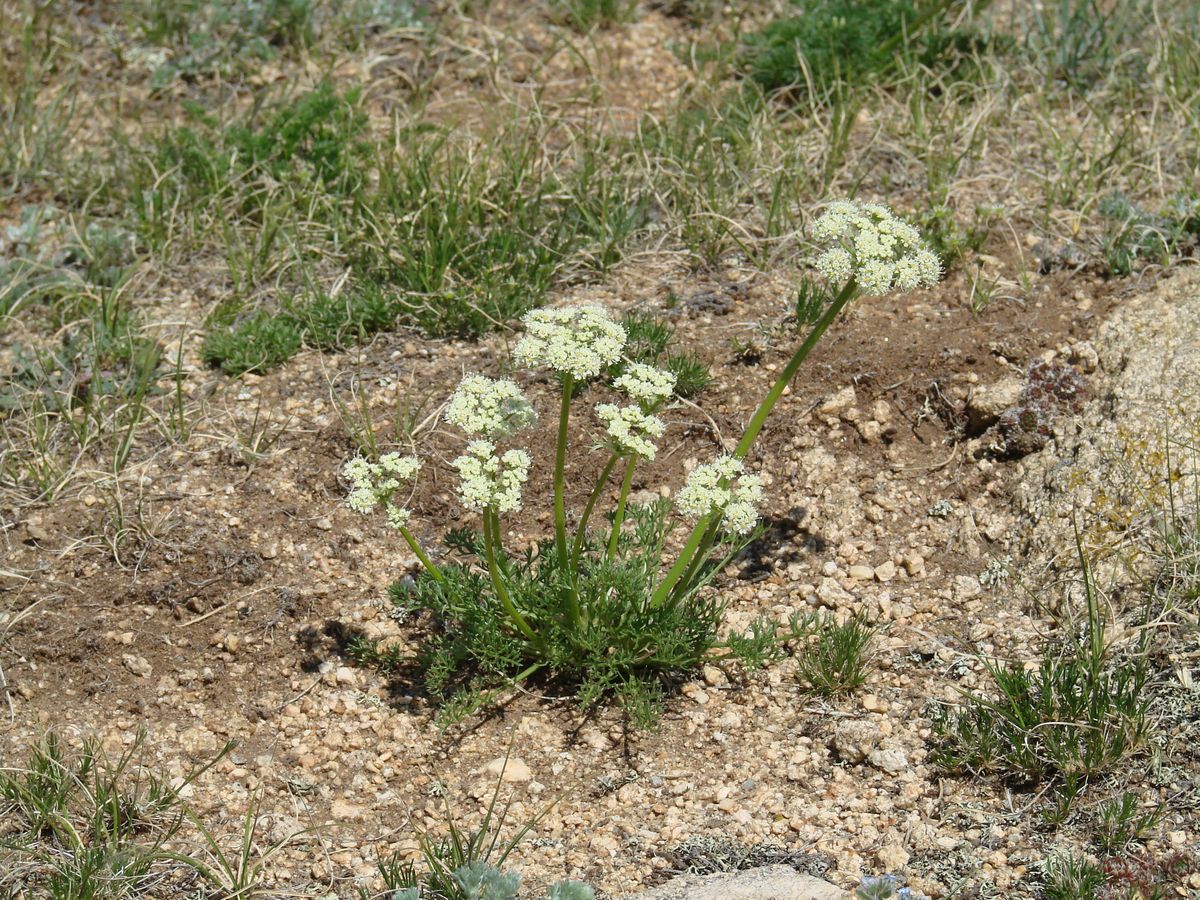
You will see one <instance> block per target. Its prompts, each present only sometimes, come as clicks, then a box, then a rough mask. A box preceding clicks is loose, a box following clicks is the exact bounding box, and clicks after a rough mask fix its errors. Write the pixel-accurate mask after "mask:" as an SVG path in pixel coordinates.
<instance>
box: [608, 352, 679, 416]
mask: <svg viewBox="0 0 1200 900" xmlns="http://www.w3.org/2000/svg"><path fill="white" fill-rule="evenodd" d="M613 387H615V388H616V389H617V390H618V391H622V392H624V393H625V394H627V395H628V396H629V397H630V398H632V399H634V400H636V401H637V402H638V403H640V404H641V405H642V407H643V408H650V407H654V406H657V405H658V404H659V403H662V402H663V401H664V400H666V399H667V398H668V397H670V396H671V394H672V393H674V391H675V373H674V372H668V371H666V370H665V369H656V368H655V367H654V366H648V365H646V364H645V363H631V364H630V365H629V367H628V368H627V369H626V370H625V372H624V374H622V375H621V377H620V378H618V379H617V380H616V381H614V382H613Z"/></svg>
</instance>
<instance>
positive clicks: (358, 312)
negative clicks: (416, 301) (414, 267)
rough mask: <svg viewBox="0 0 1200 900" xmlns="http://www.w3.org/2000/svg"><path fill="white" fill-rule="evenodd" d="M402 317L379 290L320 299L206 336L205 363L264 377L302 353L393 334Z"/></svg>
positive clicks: (232, 372) (371, 288) (320, 295)
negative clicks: (311, 349)
mask: <svg viewBox="0 0 1200 900" xmlns="http://www.w3.org/2000/svg"><path fill="white" fill-rule="evenodd" d="M399 312H400V307H399V304H398V303H397V301H396V299H395V298H394V297H392V296H389V295H388V294H387V293H386V292H385V291H383V290H381V289H380V288H378V287H375V286H374V285H365V286H362V287H360V288H352V289H349V290H346V291H343V292H342V293H340V294H338V295H337V296H331V295H329V294H324V293H318V294H315V295H313V296H311V297H308V298H306V299H303V300H300V301H297V302H295V303H292V304H288V305H287V306H286V307H285V308H284V309H283V310H282V311H280V312H277V313H272V312H268V311H265V310H259V311H257V312H255V313H253V314H251V315H249V316H247V317H245V318H242V319H240V320H235V321H234V322H231V323H229V324H227V325H223V326H222V325H219V326H218V327H216V328H214V329H213V330H211V331H209V333H208V334H207V335H206V336H205V339H204V348H203V357H204V361H205V362H207V363H209V364H210V365H215V366H220V367H221V370H222V371H224V372H225V373H226V374H228V375H240V374H242V373H243V372H265V371H267V370H269V369H273V368H275V367H276V366H279V365H281V364H283V363H284V362H286V361H287V360H289V359H291V358H292V357H293V356H295V355H296V353H298V352H299V351H300V348H301V347H311V348H314V349H318V350H332V349H339V348H342V347H346V346H350V345H352V344H355V343H358V342H360V341H363V340H365V339H367V338H368V337H370V336H371V335H373V334H376V333H377V332H380V331H385V330H387V329H389V328H391V327H392V326H393V325H394V324H395V322H396V317H397V315H398V314H399ZM225 315H226V316H227V315H228V313H225ZM218 318H219V317H218Z"/></svg>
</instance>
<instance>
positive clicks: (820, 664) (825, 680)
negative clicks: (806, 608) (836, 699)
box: [792, 613, 875, 697]
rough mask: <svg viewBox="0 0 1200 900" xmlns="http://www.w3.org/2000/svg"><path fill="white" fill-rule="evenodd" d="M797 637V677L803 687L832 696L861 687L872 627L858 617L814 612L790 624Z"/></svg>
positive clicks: (873, 632)
mask: <svg viewBox="0 0 1200 900" xmlns="http://www.w3.org/2000/svg"><path fill="white" fill-rule="evenodd" d="M792 631H793V633H795V634H798V635H799V636H800V646H799V648H798V650H797V657H796V677H797V678H798V679H799V681H800V684H801V686H802V687H804V688H805V690H808V691H811V692H813V693H814V694H817V695H819V696H821V697H833V696H836V695H837V694H844V693H847V692H849V691H853V690H857V689H858V688H860V687H862V685H863V683H864V682H865V681H866V679H867V662H868V659H869V654H870V647H871V642H872V640H873V639H874V637H875V628H874V627H873V626H871V625H869V624H867V622H866V621H864V620H863V619H861V618H859V617H858V616H852V617H851V618H849V619H847V620H846V621H844V622H840V623H839V622H838V621H837V620H836V619H834V618H833V617H832V616H831V615H823V614H821V613H814V614H812V615H809V616H806V617H804V618H803V619H801V620H799V621H798V622H796V623H793V626H792Z"/></svg>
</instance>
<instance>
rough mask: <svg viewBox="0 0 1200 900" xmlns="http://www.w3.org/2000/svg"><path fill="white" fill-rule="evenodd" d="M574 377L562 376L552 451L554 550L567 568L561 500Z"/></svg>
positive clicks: (565, 525) (563, 515)
mask: <svg viewBox="0 0 1200 900" xmlns="http://www.w3.org/2000/svg"><path fill="white" fill-rule="evenodd" d="M574 387H575V376H573V375H572V374H571V373H570V372H568V373H566V374H565V375H563V394H562V409H561V411H560V412H559V414H558V444H557V446H556V447H555V450H554V549H555V551H556V552H557V553H558V566H559V568H560V569H566V568H567V510H566V503H565V501H564V499H563V470H564V469H565V468H566V464H567V422H568V420H569V419H570V416H571V392H572V390H573V389H574Z"/></svg>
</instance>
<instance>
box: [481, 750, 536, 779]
mask: <svg viewBox="0 0 1200 900" xmlns="http://www.w3.org/2000/svg"><path fill="white" fill-rule="evenodd" d="M483 771H484V772H486V773H487V774H489V775H491V776H493V777H495V778H499V779H500V780H501V781H505V782H508V783H509V784H527V783H528V782H530V781H533V772H532V771H531V770H530V768H529V766H528V765H526V764H525V761H524V760H523V759H521V758H520V757H518V756H509V757H503V756H499V757H497V758H496V759H493V760H492V761H491V762H490V763H488V764H487V765H486V766H484V767H483Z"/></svg>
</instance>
